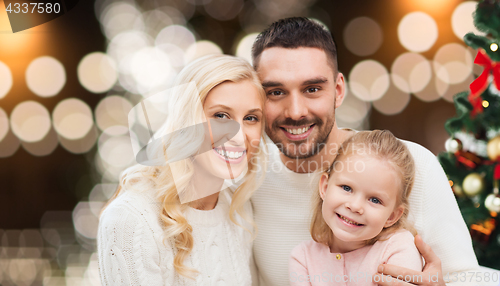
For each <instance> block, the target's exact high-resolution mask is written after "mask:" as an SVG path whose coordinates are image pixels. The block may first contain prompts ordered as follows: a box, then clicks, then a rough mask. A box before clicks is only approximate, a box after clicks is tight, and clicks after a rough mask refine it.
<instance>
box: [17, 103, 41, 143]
mask: <svg viewBox="0 0 500 286" xmlns="http://www.w3.org/2000/svg"><path fill="white" fill-rule="evenodd" d="M50 123H51V122H50V115H49V112H48V111H47V109H46V108H45V107H44V106H43V105H41V104H40V103H38V102H36V101H32V100H29V101H24V102H21V103H19V104H18V105H17V106H16V107H14V110H13V111H12V114H11V115H10V128H12V132H14V134H16V136H17V137H19V139H21V140H22V141H24V142H37V141H40V140H42V138H43V137H45V135H47V133H48V132H49V130H50V125H51V124H50Z"/></svg>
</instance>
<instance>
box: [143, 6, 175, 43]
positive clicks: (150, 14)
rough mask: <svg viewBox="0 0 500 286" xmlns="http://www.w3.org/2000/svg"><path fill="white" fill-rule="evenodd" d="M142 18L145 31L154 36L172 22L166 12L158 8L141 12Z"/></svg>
mask: <svg viewBox="0 0 500 286" xmlns="http://www.w3.org/2000/svg"><path fill="white" fill-rule="evenodd" d="M142 18H143V20H144V24H145V27H146V31H147V33H148V34H149V35H150V36H152V37H156V36H157V35H158V33H159V32H160V31H161V30H162V29H164V28H165V27H168V26H170V25H173V24H174V21H173V20H172V18H170V16H169V15H168V14H166V13H165V12H163V11H161V10H158V9H155V10H151V11H147V12H144V13H142Z"/></svg>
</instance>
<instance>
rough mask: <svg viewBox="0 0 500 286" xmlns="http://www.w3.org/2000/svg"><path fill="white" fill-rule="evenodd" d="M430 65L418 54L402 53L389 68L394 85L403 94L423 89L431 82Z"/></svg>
mask: <svg viewBox="0 0 500 286" xmlns="http://www.w3.org/2000/svg"><path fill="white" fill-rule="evenodd" d="M431 74H432V70H431V64H430V63H429V61H428V60H427V59H426V58H424V57H423V56H422V55H420V54H415V53H404V54H402V55H400V56H398V57H397V58H396V60H395V61H394V62H393V64H392V67H391V79H392V81H393V83H394V85H395V86H396V87H397V88H399V89H400V90H401V91H403V92H405V93H413V92H418V91H421V90H422V89H424V88H425V87H426V86H427V85H428V84H429V82H430V80H431Z"/></svg>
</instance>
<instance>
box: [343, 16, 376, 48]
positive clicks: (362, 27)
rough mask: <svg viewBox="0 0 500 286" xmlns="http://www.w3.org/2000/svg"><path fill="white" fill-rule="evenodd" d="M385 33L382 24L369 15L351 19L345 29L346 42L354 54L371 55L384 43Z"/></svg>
mask: <svg viewBox="0 0 500 286" xmlns="http://www.w3.org/2000/svg"><path fill="white" fill-rule="evenodd" d="M382 41H383V33H382V29H381V28H380V25H379V24H378V23H377V22H375V21H374V20H373V19H371V18H368V17H359V18H355V19H353V20H351V21H350V22H349V23H348V24H347V26H346V27H345V29H344V43H345V45H346V47H347V48H348V49H349V51H351V52H352V53H353V54H355V55H358V56H369V55H372V54H374V53H375V52H376V51H377V50H378V49H379V48H380V45H382Z"/></svg>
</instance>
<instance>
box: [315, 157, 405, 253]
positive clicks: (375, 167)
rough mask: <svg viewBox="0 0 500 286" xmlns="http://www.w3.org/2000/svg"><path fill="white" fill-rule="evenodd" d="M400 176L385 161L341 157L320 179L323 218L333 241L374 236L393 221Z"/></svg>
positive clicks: (396, 214)
mask: <svg viewBox="0 0 500 286" xmlns="http://www.w3.org/2000/svg"><path fill="white" fill-rule="evenodd" d="M400 186H401V179H400V178H399V176H398V174H397V173H396V172H395V170H394V169H393V167H392V166H391V165H390V164H389V163H388V162H386V161H384V160H381V159H379V158H377V157H374V156H370V155H364V156H361V155H357V154H352V155H349V156H345V157H343V158H341V159H340V160H339V161H338V163H337V164H336V165H334V169H333V172H332V175H331V177H330V179H329V180H328V178H327V176H326V175H323V176H322V177H321V180H320V190H319V191H320V196H321V198H322V199H323V218H324V219H325V221H326V223H327V224H328V226H329V227H330V229H331V230H332V231H333V234H334V237H335V240H336V241H340V243H341V242H351V243H352V242H359V245H363V243H364V242H365V241H366V240H369V239H371V238H374V237H375V236H377V235H378V234H379V233H380V232H381V231H382V229H383V228H385V227H389V226H391V225H393V224H394V223H396V222H397V221H398V219H399V218H400V217H401V215H402V214H403V210H404V209H403V207H402V206H396V201H397V195H398V192H399V188H400Z"/></svg>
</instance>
